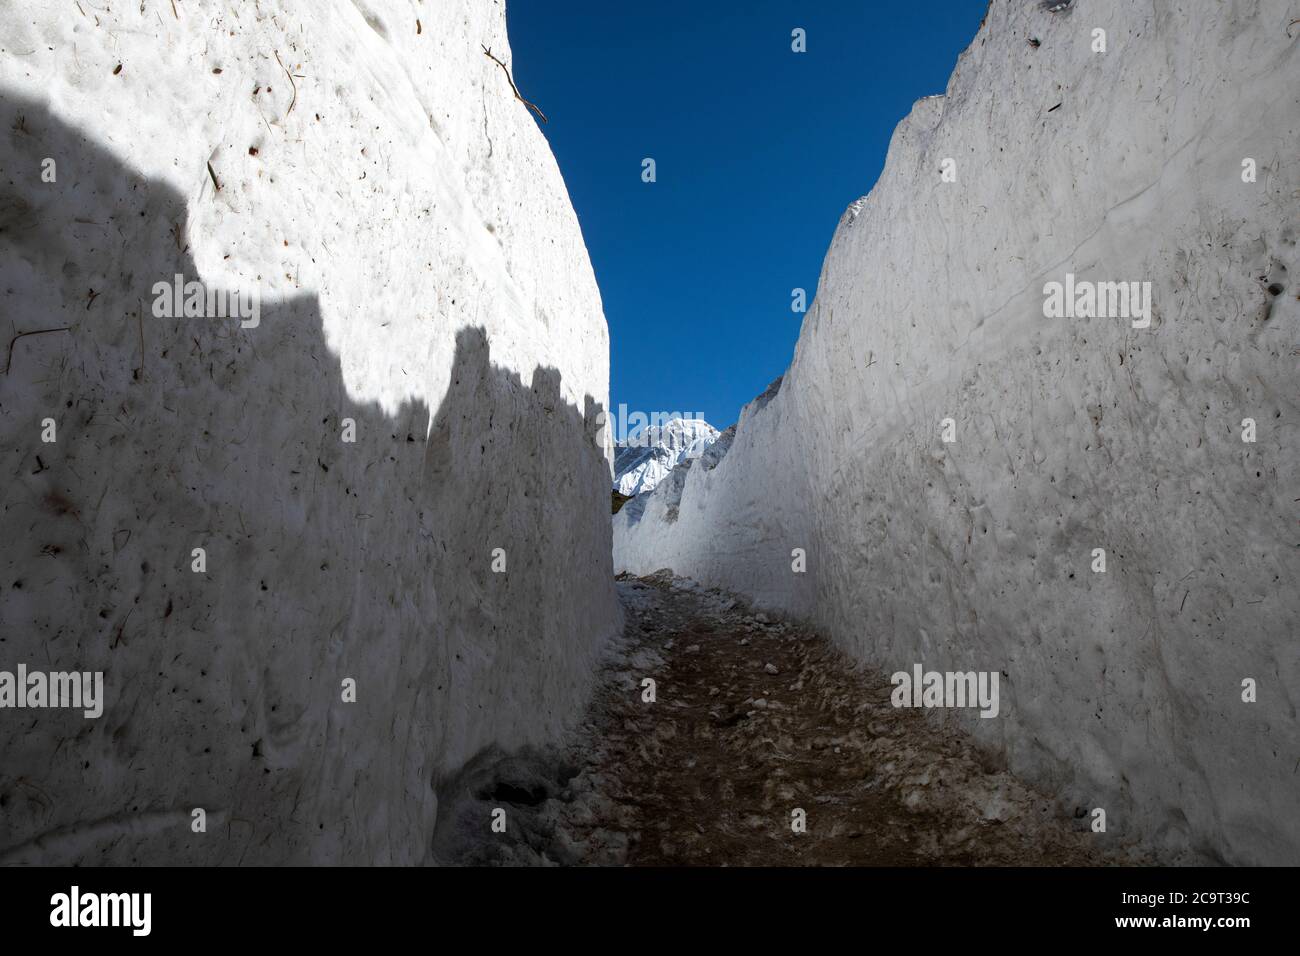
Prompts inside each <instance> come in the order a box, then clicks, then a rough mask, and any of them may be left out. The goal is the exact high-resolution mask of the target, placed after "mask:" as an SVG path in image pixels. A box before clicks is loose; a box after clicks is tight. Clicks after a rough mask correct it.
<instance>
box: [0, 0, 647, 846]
mask: <svg viewBox="0 0 1300 956" xmlns="http://www.w3.org/2000/svg"><path fill="white" fill-rule="evenodd" d="M483 47H487V48H489V49H490V50H491V51H492V53H493V55H494V56H495V57H497V58H498V59H500V60H501V61H502V62H504V63H506V64H510V63H511V56H510V47H509V44H508V42H507V38H506V30H505V11H504V5H503V4H500V3H483V2H471V0H442V2H438V3H421V2H412V0H386V2H384V3H379V2H375V0H357V2H345V0H311V2H308V0H282V2H272V3H267V2H265V0H263V2H261V3H244V2H216V0H209V2H199V0H185V2H184V3H182V2H179V0H178V2H176V3H175V4H174V5H173V4H170V3H166V2H162V3H159V2H153V0H150V2H146V3H134V2H132V3H113V4H104V3H83V4H74V3H65V2H62V0H59V2H52V0H36V2H25V3H20V4H5V5H0V315H3V317H4V333H5V336H6V342H7V341H8V339H9V337H10V336H12V335H14V334H16V333H24V332H35V331H42V330H46V329H54V330H57V331H50V332H42V334H39V335H27V336H24V337H21V338H18V339H16V340H15V342H14V347H13V350H12V363H11V367H7V369H6V372H7V374H4V375H2V376H0V453H2V454H3V456H4V458H3V471H4V476H5V477H4V481H3V483H2V490H0V540H3V541H4V542H5V543H4V546H3V549H0V671H10V672H12V671H13V670H14V669H15V667H16V666H17V665H19V664H26V665H27V666H28V667H29V668H37V667H39V668H41V669H44V670H69V671H71V670H77V671H87V672H94V671H102V672H103V674H104V693H105V696H106V702H105V707H104V713H103V715H102V717H100V718H98V719H87V718H85V717H83V716H82V713H81V712H80V711H76V712H73V711H71V710H69V709H44V710H34V709H26V710H18V709H0V861H3V862H39V863H62V862H80V863H119V864H122V863H134V862H151V863H160V862H161V863H186V864H227V863H228V864H234V863H245V864H249V863H286V862H297V863H308V862H317V863H324V862H329V863H340V862H347V863H411V862H420V861H424V860H427V859H429V858H430V855H431V850H430V846H431V838H432V834H433V831H434V827H435V823H436V820H437V816H438V801H439V793H440V788H441V787H442V786H443V783H444V781H445V780H447V779H449V778H450V777H451V776H452V775H454V774H456V773H458V772H459V770H460V768H462V767H463V766H464V765H465V764H466V763H467V762H469V761H470V760H471V758H473V757H474V756H475V755H476V754H479V753H481V752H484V751H487V750H489V749H490V748H501V749H505V750H509V749H512V748H515V747H520V746H524V745H528V744H534V743H543V742H547V741H552V740H555V739H558V738H559V737H560V735H561V733H562V731H563V730H565V728H567V727H569V726H571V725H572V723H573V721H574V720H575V719H576V717H577V716H578V715H579V714H580V713H581V711H582V709H583V706H584V703H585V701H586V699H587V697H588V694H589V692H590V688H591V685H592V675H593V666H594V661H595V658H596V655H597V652H598V650H599V647H600V646H601V644H602V642H603V641H604V640H605V639H606V638H607V637H608V636H609V635H610V634H612V633H614V632H616V631H617V630H618V628H619V622H620V619H621V613H620V611H619V609H618V605H617V601H616V597H615V592H614V587H613V583H612V575H611V568H610V551H609V549H610V529H609V524H608V514H609V512H608V507H609V480H610V474H611V471H610V466H611V457H612V447H605V444H604V442H603V440H602V438H601V427H600V420H601V418H602V417H603V410H604V407H605V406H606V405H607V403H608V397H607V392H608V338H607V332H606V326H605V320H604V316H603V312H602V308H601V303H600V296H599V293H598V291H597V288H596V283H595V279H594V276H593V274H592V270H591V266H590V263H589V260H588V257H587V252H586V248H585V246H584V244H583V240H582V236H581V233H580V231H579V227H578V222H577V219H576V216H575V215H574V212H573V209H572V207H571V206H570V203H569V199H568V195H567V192H566V190H565V187H564V183H563V181H562V180H561V177H560V173H559V170H558V169H557V167H556V164H555V162H554V160H553V158H552V156H551V153H550V150H549V148H548V146H547V144H546V141H545V139H544V138H543V136H542V134H541V132H540V131H539V129H538V128H537V125H536V121H535V120H534V119H533V118H532V117H531V116H530V115H529V113H528V111H527V109H526V108H525V106H524V105H523V104H522V103H520V102H519V101H518V100H517V99H516V98H515V96H514V94H513V92H512V91H511V89H510V82H509V79H508V78H507V77H506V75H505V74H504V72H503V71H502V68H501V67H500V66H498V65H497V64H496V63H494V62H493V61H492V60H491V59H489V58H488V57H486V56H485V55H484V53H483V49H482V48H483ZM51 164H52V166H51ZM47 171H52V172H53V173H54V177H53V178H52V179H50V178H46V176H45V174H46V172H47ZM178 274H179V275H182V276H183V279H184V281H186V282H191V281H201V282H202V283H204V284H206V285H207V286H208V287H209V289H220V290H223V292H224V291H226V290H229V291H232V292H233V291H234V290H240V291H241V292H247V291H249V290H256V291H257V292H258V294H259V295H260V314H259V316H258V321H257V322H256V323H246V322H243V321H240V320H239V319H237V318H229V317H220V316H211V317H189V318H179V317H178V318H169V317H165V316H164V317H160V316H159V315H158V313H157V312H156V311H155V309H156V308H157V301H156V299H155V292H154V286H155V284H156V283H159V282H165V283H171V282H172V281H173V277H174V276H175V275H178ZM6 358H7V356H6ZM47 419H50V420H52V421H53V424H54V426H55V432H54V440H53V441H43V440H42V438H43V435H44V434H45V426H44V425H43V423H44V422H45V421H46V420H47ZM349 437H350V438H351V439H352V440H349ZM351 697H354V700H352V699H350V698H351ZM196 809H197V810H203V811H204V814H205V820H206V829H205V830H199V829H198V827H197V821H198V818H197V817H196V816H195V814H194V811H195V810H196Z"/></svg>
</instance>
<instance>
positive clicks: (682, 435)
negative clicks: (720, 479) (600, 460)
mask: <svg viewBox="0 0 1300 956" xmlns="http://www.w3.org/2000/svg"><path fill="white" fill-rule="evenodd" d="M717 439H718V430H717V429H716V428H714V427H713V426H712V425H710V424H709V423H708V422H706V421H704V419H702V418H674V419H670V420H669V421H667V422H664V423H663V424H662V425H651V426H649V427H648V428H643V429H642V430H641V431H639V432H637V433H636V434H635V435H632V436H631V437H630V438H628V439H627V440H626V441H621V442H619V443H618V444H617V445H616V446H615V448H614V490H615V491H618V492H619V493H620V494H624V495H639V494H641V493H643V492H646V491H650V490H651V489H652V488H654V486H655V485H657V484H659V482H661V481H663V480H664V478H665V477H667V475H668V473H669V472H670V471H672V470H673V469H674V468H676V467H677V466H678V465H679V464H681V463H682V462H683V461H687V460H688V459H692V458H698V457H699V456H700V455H701V454H703V453H704V449H706V448H708V447H709V446H710V445H712V444H713V443H714V442H715V441H717Z"/></svg>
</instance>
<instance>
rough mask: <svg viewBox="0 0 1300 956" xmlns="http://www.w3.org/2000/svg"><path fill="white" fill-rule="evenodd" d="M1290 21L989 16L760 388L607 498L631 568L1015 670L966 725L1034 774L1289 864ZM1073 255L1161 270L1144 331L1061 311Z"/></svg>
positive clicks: (1263, 11) (933, 652) (1136, 14)
mask: <svg viewBox="0 0 1300 956" xmlns="http://www.w3.org/2000/svg"><path fill="white" fill-rule="evenodd" d="M1291 16H1292V12H1291V11H1289V8H1288V5H1287V4H1285V3H1281V2H1277V0H1267V2H1260V3H1256V4H1244V5H1232V4H1209V5H1206V4H1189V5H1183V6H1181V7H1178V6H1172V7H1171V6H1169V5H1159V4H1157V5H1155V6H1152V5H1144V4H1130V3H1123V2H1119V0H1090V2H1089V3H1087V4H1086V5H1085V4H1078V5H1075V6H1074V7H1073V8H1071V9H1069V10H1067V11H1066V12H1064V13H1060V14H1050V13H1047V12H1046V11H1043V10H1040V9H1039V7H1038V5H1037V4H1024V3H1019V2H1009V0H995V2H994V3H993V4H992V6H991V7H990V9H989V11H988V15H987V18H986V20H985V23H984V24H983V26H982V27H981V29H980V32H979V34H978V36H977V37H976V38H975V40H974V42H973V43H972V44H971V46H970V47H969V49H967V50H966V52H965V53H963V54H962V56H961V57H960V59H959V61H958V64H957V67H956V70H955V72H954V74H953V76H952V78H951V80H950V82H949V85H948V90H947V93H946V95H944V96H936V97H930V98H927V99H924V100H921V101H920V102H918V103H917V104H916V105H915V107H914V108H913V110H912V112H911V115H910V116H909V117H907V119H905V120H904V121H903V122H902V123H900V124H899V126H898V129H897V130H896V131H895V134H894V138H893V142H892V144H891V147H890V151H889V157H888V161H887V163H886V166H885V169H884V172H883V173H882V175H881V177H880V180H879V182H878V183H877V185H876V186H875V188H874V189H873V190H872V192H871V194H870V195H869V196H867V197H865V198H864V199H862V200H859V201H858V202H856V203H854V204H853V206H852V207H851V208H850V209H849V211H848V212H846V213H845V215H844V217H843V218H842V219H841V221H840V223H839V227H838V229H837V230H836V233H835V236H834V240H833V242H832V244H831V247H830V251H829V253H828V254H827V256H826V260H825V264H824V266H823V269H822V275H821V279H820V283H819V287H818V295H817V298H816V302H815V304H814V306H813V308H812V309H811V311H810V312H809V313H808V315H807V316H806V318H805V321H804V325H803V329H802V333H801V336H800V339H799V343H798V347H797V349H796V352H795V356H794V360H793V363H792V364H791V366H790V369H789V372H788V373H787V374H786V376H785V377H784V380H783V381H782V382H780V383H779V384H778V386H777V388H776V391H775V394H773V393H772V390H769V393H767V394H765V396H764V397H763V399H762V400H761V401H759V402H755V403H753V404H751V405H750V406H749V407H747V408H746V409H745V410H744V412H743V413H742V415H741V419H740V422H739V423H738V427H737V429H736V432H735V437H734V440H733V441H732V442H731V443H730V447H729V448H728V449H727V450H726V452H725V456H724V457H722V458H721V459H720V460H719V461H717V462H716V463H715V466H714V467H713V468H711V469H707V470H706V469H702V468H698V467H694V468H691V469H690V470H689V471H687V472H686V473H685V474H684V475H683V476H682V478H681V482H680V486H679V487H674V486H673V485H674V483H673V482H665V484H664V485H661V486H660V488H659V489H658V490H657V491H656V492H655V493H654V494H652V495H650V496H649V498H648V500H647V501H646V502H645V503H644V504H643V506H642V508H640V509H638V510H637V511H636V512H635V513H631V514H630V513H629V511H628V509H627V508H625V509H624V510H623V511H622V512H620V514H618V515H616V516H615V519H614V528H615V569H616V570H617V571H630V572H632V573H634V574H646V573H649V572H652V571H654V570H656V569H659V568H664V567H671V568H672V569H673V570H674V571H675V572H676V573H678V574H682V575H687V576H689V577H692V578H695V579H696V580H699V581H701V582H703V583H705V584H708V585H713V586H717V587H724V588H728V589H730V590H734V591H738V592H742V593H744V594H746V595H748V596H749V597H750V598H751V599H752V600H753V601H754V602H755V603H756V604H757V605H759V606H765V607H772V608H780V609H783V610H784V611H786V612H788V613H791V614H793V615H796V616H799V617H802V618H804V619H807V620H809V621H811V622H813V623H814V624H816V625H817V626H818V627H820V628H822V629H823V630H825V631H826V632H827V633H829V634H830V635H832V636H833V637H834V638H835V639H836V640H837V642H838V643H839V644H840V645H841V646H843V647H844V648H846V649H848V650H850V651H851V652H853V653H855V654H856V655H858V656H859V657H861V658H864V659H867V660H869V661H871V662H873V663H875V664H876V665H877V666H879V667H881V668H882V669H884V671H885V672H886V673H889V672H892V671H895V670H903V669H906V668H907V667H910V666H911V665H912V664H913V663H916V662H920V663H923V664H924V665H925V666H926V667H927V668H929V667H933V668H937V669H940V670H967V669H970V668H977V669H988V670H998V671H1002V672H1003V673H1004V674H1005V675H1006V677H1005V679H1004V680H1003V690H1002V695H1003V705H1002V717H1001V719H998V720H979V719H967V715H964V714H963V715H962V719H963V720H965V722H967V723H968V724H969V725H970V729H971V730H972V732H974V733H976V734H978V735H981V736H982V737H983V738H984V739H985V740H987V741H988V742H989V743H992V744H994V745H997V746H1000V747H1001V748H1003V749H1004V750H1005V752H1006V754H1007V756H1008V758H1009V761H1010V765H1011V767H1012V768H1013V769H1014V770H1016V771H1018V772H1021V773H1025V774H1027V775H1029V776H1030V777H1032V778H1035V779H1037V780H1039V781H1040V782H1042V783H1045V784H1046V785H1049V786H1052V787H1053V788H1054V789H1056V790H1057V791H1058V792H1060V793H1061V794H1063V796H1064V797H1066V798H1067V799H1073V800H1075V801H1077V802H1078V804H1079V805H1081V806H1086V807H1103V808H1105V809H1106V810H1107V814H1108V819H1109V828H1110V829H1111V830H1118V831H1120V832H1121V833H1123V834H1128V835H1134V836H1138V835H1144V836H1146V837H1148V838H1150V839H1152V840H1155V841H1157V842H1162V843H1164V844H1165V845H1166V846H1167V848H1168V849H1169V850H1170V851H1171V852H1173V851H1178V850H1181V849H1186V848H1189V847H1190V848H1192V849H1194V850H1197V851H1200V852H1202V853H1203V854H1205V855H1207V856H1209V857H1210V858H1217V859H1222V860H1225V861H1228V862H1231V863H1291V864H1294V863H1296V862H1297V861H1300V817H1297V815H1296V813H1295V794H1296V780H1297V777H1296V776H1295V762H1296V757H1297V755H1298V754H1300V725H1298V724H1297V719H1296V712H1295V693H1296V688H1297V687H1300V655H1297V653H1296V644H1295V640H1296V625H1297V622H1298V621H1300V591H1298V590H1297V589H1296V587H1295V581H1296V580H1297V577H1298V576H1300V575H1298V572H1300V568H1298V567H1297V558H1296V551H1295V542H1294V528H1295V525H1294V520H1295V511H1294V504H1293V503H1292V499H1294V497H1295V490H1294V489H1295V487H1296V478H1297V470H1296V464H1297V455H1296V451H1295V424H1296V418H1297V414H1298V413H1300V402H1298V399H1300V393H1297V390H1296V387H1295V361H1294V357H1293V356H1292V354H1291V353H1292V347H1293V343H1294V340H1295V330H1296V318H1297V315H1300V309H1298V308H1297V292H1298V291H1300V287H1297V285H1296V279H1295V276H1296V274H1297V273H1296V268H1297V261H1296V259H1297V256H1296V240H1297V226H1296V221H1295V215H1294V213H1295V209H1296V204H1295V198H1294V197H1295V196H1296V195H1300V193H1298V192H1297V190H1298V189H1300V172H1297V167H1296V164H1295V162H1294V161H1293V158H1294V153H1295V148H1294V147H1295V143H1296V141H1297V134H1300V106H1298V105H1297V99H1296V96H1295V87H1296V79H1297V77H1300V46H1298V45H1297V44H1296V43H1295V41H1294V40H1293V39H1290V38H1288V36H1287V34H1286V29H1285V28H1286V25H1287V21H1288V20H1289V19H1290V18H1291ZM1098 27H1100V28H1104V29H1105V30H1106V31H1107V45H1108V52H1106V53H1104V54H1103V53H1094V52H1093V50H1092V31H1093V29H1094V28H1098ZM1028 36H1032V37H1037V38H1039V39H1040V40H1041V46H1040V47H1039V48H1037V49H1035V48H1033V47H1031V46H1029V45H1027V44H1026V41H1025V38H1026V37H1028ZM1058 104H1059V106H1058ZM947 158H952V159H953V160H955V168H956V173H957V178H956V181H955V182H944V181H942V179H941V176H940V171H941V167H942V165H943V161H944V160H945V159H947ZM1246 158H1253V159H1254V161H1255V162H1256V163H1257V164H1258V179H1257V181H1256V182H1253V183H1247V182H1243V178H1242V173H1243V160H1244V159H1246ZM1067 272H1068V273H1074V274H1077V275H1078V276H1079V277H1080V278H1086V279H1091V280H1094V281H1105V280H1112V281H1136V280H1141V281H1149V282H1151V283H1152V284H1153V285H1152V295H1153V301H1154V314H1153V319H1152V323H1151V327H1150V328H1149V329H1145V330H1140V329H1135V328H1133V327H1132V325H1131V323H1130V322H1129V321H1128V320H1125V319H1122V318H1115V319H1073V320H1071V319H1047V318H1045V317H1044V312H1043V301H1044V300H1043V289H1044V285H1045V284H1046V283H1048V282H1051V281H1058V282H1059V281H1063V280H1064V277H1065V274H1066V273H1067ZM948 418H951V419H953V422H954V425H955V438H956V440H955V441H953V442H951V443H945V442H944V441H943V440H942V437H941V423H942V422H943V420H944V419H948ZM1246 418H1251V419H1253V420H1254V421H1255V422H1256V423H1257V429H1258V435H1257V441H1256V442H1254V443H1246V442H1243V440H1242V420H1243V419H1246ZM676 474H677V473H676V472H674V475H676ZM1095 548H1104V549H1105V551H1106V560H1107V565H1106V571H1105V573H1094V571H1093V570H1092V565H1093V560H1094V559H1093V549H1095ZM794 549H803V551H804V553H805V554H806V566H807V571H806V573H795V572H794V571H792V566H793V563H794V562H795V561H796V560H797V558H796V557H792V551H793V550H794ZM1247 678H1252V679H1254V680H1255V681H1256V682H1257V683H1258V688H1259V689H1258V702H1257V703H1244V702H1243V700H1242V682H1243V680H1245V679H1247Z"/></svg>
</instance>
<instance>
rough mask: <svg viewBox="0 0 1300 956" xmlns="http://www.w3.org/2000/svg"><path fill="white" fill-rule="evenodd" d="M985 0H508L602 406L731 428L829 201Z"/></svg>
mask: <svg viewBox="0 0 1300 956" xmlns="http://www.w3.org/2000/svg"><path fill="white" fill-rule="evenodd" d="M986 6H987V3H986V0H925V2H923V3H922V2H917V0H896V2H890V3H884V2H880V0H644V2H635V0H508V2H507V12H508V16H509V28H510V44H511V47H512V50H513V62H512V64H511V65H512V67H513V71H514V75H515V79H516V82H517V83H518V84H519V88H520V91H521V92H522V93H523V95H524V96H526V97H528V98H529V99H531V100H532V101H534V102H535V103H537V104H538V106H540V107H541V109H542V110H543V111H545V112H546V114H547V117H548V118H549V120H550V122H549V123H547V124H546V125H544V126H542V127H541V128H542V130H543V132H544V133H545V134H546V136H547V138H548V139H549V140H550V143H551V148H552V149H553V150H554V152H555V156H556V158H557V160H558V161H559V164H560V170H561V172H562V173H563V174H564V180H565V183H566V184H567V185H568V188H569V195H570V197H571V198H572V200H573V205H574V207H575V208H576V209H577V211H578V218H579V220H580V221H581V223H582V232H583V236H584V238H585V239H586V242H587V249H588V250H589V252H590V253H591V261H592V265H593V266H594V267H595V271H596V281H597V282H598V283H599V284H600V292H601V296H602V297H603V299H604V303H605V315H606V317H607V318H608V320H609V331H610V340H611V352H612V354H611V356H610V360H611V369H610V404H611V406H612V409H613V410H615V411H616V410H617V408H618V405H619V403H620V402H625V403H627V405H628V407H629V409H630V410H640V411H643V412H647V413H649V412H654V411H680V412H702V413H703V414H704V417H705V418H706V419H707V420H708V421H709V422H710V423H711V424H713V425H716V426H717V427H719V428H723V427H726V426H727V425H730V424H732V423H733V422H735V420H736V417H737V416H738V415H739V413H740V408H741V406H742V405H744V404H745V403H746V402H748V401H749V400H750V399H752V398H753V397H754V396H755V395H757V394H758V393H759V392H761V391H762V390H763V388H765V387H766V386H767V384H768V383H769V382H770V381H771V380H772V379H774V378H776V377H777V376H778V375H780V374H781V373H782V372H784V371H785V369H786V366H788V365H789V363H790V359H791V357H792V356H793V354H794V343H795V341H796V339H797V338H798V336H799V324H800V322H801V320H802V318H803V317H802V315H796V314H795V313H793V312H791V311H790V290H791V289H793V288H795V287H796V286H800V287H803V288H804V289H806V290H807V291H808V300H809V305H811V302H812V297H813V294H814V292H815V290H816V286H817V277H818V275H819V273H820V272H821V264H822V259H823V257H824V256H825V254H826V249H827V246H828V245H829V244H830V240H831V235H832V233H833V232H834V229H835V224H836V223H837V222H838V221H839V217H840V214H841V213H842V212H843V211H844V209H845V207H846V206H848V204H849V203H851V202H853V200H855V199H857V198H858V197H859V196H863V195H865V194H866V193H867V192H869V191H870V189H871V186H872V185H873V184H874V183H875V181H876V177H877V176H879V174H880V170H881V168H882V166H883V165H884V160H885V153H886V151H887V150H888V147H889V138H890V135H891V134H892V133H893V130H894V126H895V125H897V123H898V121H899V120H901V119H902V118H903V117H904V116H906V115H907V112H908V111H909V110H910V109H911V106H912V103H913V102H915V101H916V100H918V99H920V98H921V97H923V96H928V95H931V94H934V93H942V92H943V91H944V89H945V88H946V86H947V83H948V76H949V74H950V73H951V72H952V69H953V66H954V65H955V64H956V62H957V55H958V54H959V53H960V52H961V51H962V50H963V49H965V47H966V46H967V45H968V44H969V43H970V41H971V39H972V38H973V37H974V36H975V32H976V30H977V29H978V27H979V23H980V20H981V19H982V18H983V16H984V11H985V9H986ZM795 27H802V28H804V29H805V30H806V31H807V38H808V40H807V44H808V52H806V53H793V52H791V49H790V43H791V38H790V33H791V30H793V29H794V28H795ZM647 156H649V157H653V158H654V160H655V162H656V164H657V167H658V168H657V176H658V181H657V182H655V183H649V184H647V183H643V182H642V181H641V161H642V159H643V158H645V157H647Z"/></svg>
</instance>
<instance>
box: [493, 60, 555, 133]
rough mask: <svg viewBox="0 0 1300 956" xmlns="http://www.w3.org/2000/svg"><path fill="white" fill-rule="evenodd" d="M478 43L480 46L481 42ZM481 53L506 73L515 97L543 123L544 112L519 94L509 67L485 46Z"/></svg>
mask: <svg viewBox="0 0 1300 956" xmlns="http://www.w3.org/2000/svg"><path fill="white" fill-rule="evenodd" d="M479 45H480V46H482V44H479ZM483 55H484V56H486V57H487V58H488V59H489V60H491V61H492V62H493V63H495V64H496V65H497V66H499V67H501V69H502V71H503V72H504V73H505V75H506V79H507V80H509V81H510V89H512V90H514V91H515V99H517V100H518V101H519V102H520V103H523V104H524V106H527V107H528V108H529V109H530V110H532V111H533V112H534V113H536V114H537V116H538V118H539V119H540V120H541V121H542V122H543V123H545V122H546V114H545V113H543V112H542V108H541V107H540V106H538V105H537V104H536V103H533V102H530V101H529V100H526V99H524V98H523V97H522V96H520V95H519V87H517V86H515V78H514V77H513V76H511V75H510V67H508V66H506V65H505V64H504V63H502V62H501V61H500V60H498V59H497V58H496V57H494V56H493V55H492V51H491V50H489V49H488V48H487V47H483Z"/></svg>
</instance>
